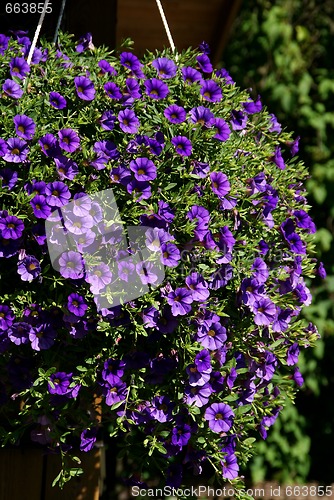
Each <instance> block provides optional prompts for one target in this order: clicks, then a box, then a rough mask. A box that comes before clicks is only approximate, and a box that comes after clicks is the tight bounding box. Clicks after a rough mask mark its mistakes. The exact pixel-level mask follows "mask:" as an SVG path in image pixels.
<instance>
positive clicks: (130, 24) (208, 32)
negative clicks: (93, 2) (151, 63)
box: [116, 0, 238, 55]
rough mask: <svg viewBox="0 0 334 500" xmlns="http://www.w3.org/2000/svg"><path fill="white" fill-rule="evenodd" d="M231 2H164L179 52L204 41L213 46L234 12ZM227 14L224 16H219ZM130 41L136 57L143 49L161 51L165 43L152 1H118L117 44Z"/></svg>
mask: <svg viewBox="0 0 334 500" xmlns="http://www.w3.org/2000/svg"><path fill="white" fill-rule="evenodd" d="M231 1H232V3H233V1H234V0H210V2H203V0H169V1H168V2H167V1H166V0H165V1H164V2H162V3H163V8H164V11H165V14H166V18H167V20H168V24H169V27H170V30H171V33H172V36H173V39H174V42H175V45H176V46H177V48H178V50H183V49H185V48H188V47H189V46H192V47H196V46H197V45H198V44H199V43H201V42H202V41H203V40H205V41H207V42H208V43H209V45H212V44H213V43H214V42H216V41H217V32H218V33H219V32H224V31H225V28H226V26H225V23H226V22H229V23H230V18H231V16H232V15H233V13H234V12H235V11H234V10H233V9H232V8H231ZM236 3H238V0H237V2H236ZM222 13H223V14H226V15H222ZM127 37H130V38H132V39H133V40H134V42H135V46H134V49H135V53H136V54H138V55H142V54H143V52H144V51H145V49H149V50H155V49H157V50H161V49H163V47H164V46H165V47H166V46H168V45H169V44H168V39H167V36H166V33H165V30H164V27H163V24H162V21H161V18H160V14H159V11H158V8H157V6H156V3H155V2H154V0H141V2H140V3H139V2H138V1H135V0H119V1H118V6H117V28H116V40H117V43H118V44H119V43H120V41H121V39H122V38H127Z"/></svg>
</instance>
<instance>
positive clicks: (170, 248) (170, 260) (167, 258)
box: [161, 243, 181, 267]
mask: <svg viewBox="0 0 334 500" xmlns="http://www.w3.org/2000/svg"><path fill="white" fill-rule="evenodd" d="M161 254H162V255H161V262H162V264H164V265H165V266H167V267H177V266H178V265H179V262H180V259H181V254H180V250H179V249H178V248H177V246H176V245H174V243H163V244H162V245H161Z"/></svg>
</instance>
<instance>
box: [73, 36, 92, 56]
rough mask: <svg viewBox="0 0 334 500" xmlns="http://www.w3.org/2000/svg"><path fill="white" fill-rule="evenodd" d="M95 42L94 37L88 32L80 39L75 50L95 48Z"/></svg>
mask: <svg viewBox="0 0 334 500" xmlns="http://www.w3.org/2000/svg"><path fill="white" fill-rule="evenodd" d="M94 48H95V47H94V44H93V37H92V34H91V33H86V34H85V35H83V36H81V37H80V39H79V43H78V45H77V46H76V48H75V50H76V51H77V52H83V51H84V50H87V49H90V50H93V49H94Z"/></svg>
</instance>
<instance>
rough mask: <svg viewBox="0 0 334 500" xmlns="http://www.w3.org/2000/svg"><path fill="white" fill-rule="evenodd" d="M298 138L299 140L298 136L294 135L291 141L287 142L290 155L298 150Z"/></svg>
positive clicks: (293, 154)
mask: <svg viewBox="0 0 334 500" xmlns="http://www.w3.org/2000/svg"><path fill="white" fill-rule="evenodd" d="M299 140H300V137H299V136H298V137H296V139H295V140H294V141H293V142H292V143H291V144H289V146H290V148H291V149H290V153H291V156H295V155H296V154H297V153H298V151H299Z"/></svg>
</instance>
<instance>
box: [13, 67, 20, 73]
mask: <svg viewBox="0 0 334 500" xmlns="http://www.w3.org/2000/svg"><path fill="white" fill-rule="evenodd" d="M12 71H13V73H20V70H19V68H17V67H16V66H15V67H14V68H13V69H12Z"/></svg>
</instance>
